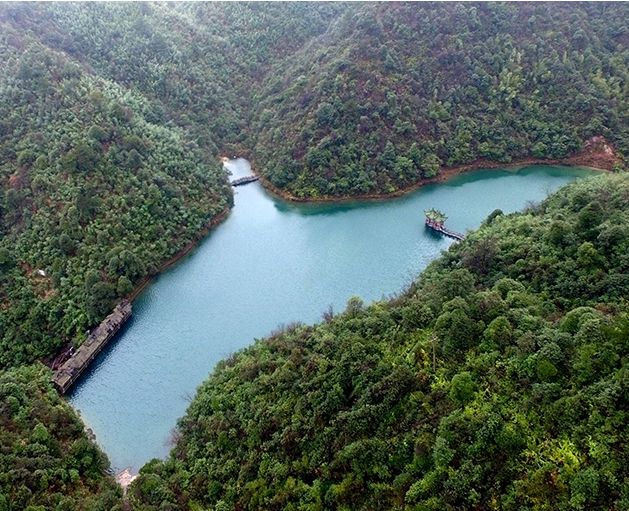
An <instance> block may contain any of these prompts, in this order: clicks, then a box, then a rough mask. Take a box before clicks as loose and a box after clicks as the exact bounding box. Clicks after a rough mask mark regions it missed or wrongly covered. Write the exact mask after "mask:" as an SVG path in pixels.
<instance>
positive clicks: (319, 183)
mask: <svg viewBox="0 0 629 511" xmlns="http://www.w3.org/2000/svg"><path fill="white" fill-rule="evenodd" d="M626 14H627V8H626V7H625V6H624V5H622V4H605V5H584V4H575V5H570V6H568V5H559V4H536V5H533V4H524V5H518V6H516V5H508V4H483V5H467V4H466V5H461V4H459V5H457V4H435V5H430V4H429V5H418V4H396V5H390V4H364V5H355V6H353V7H352V8H350V7H349V6H348V5H347V4H323V5H320V6H319V5H316V4H308V3H304V4H247V3H238V4H172V5H170V4H134V5H130V4H106V3H97V4H91V5H89V6H88V5H84V4H54V3H53V4H43V3H41V4H7V5H5V6H3V7H2V10H1V11H0V23H2V28H3V35H2V39H1V44H2V47H1V48H2V49H1V51H2V59H3V60H2V63H1V64H0V69H1V71H2V78H1V80H2V83H1V84H0V86H1V88H0V108H1V110H0V114H1V116H2V121H1V123H0V149H1V151H2V161H1V162H0V172H1V182H2V187H3V195H4V196H3V198H2V199H3V200H2V204H1V207H2V211H3V215H2V222H1V223H2V225H1V226H0V228H1V229H2V232H3V233H4V238H3V241H2V243H1V244H2V251H1V252H0V264H1V265H2V276H1V278H2V279H3V280H4V281H5V282H7V285H6V286H3V289H2V296H1V297H0V298H1V300H2V302H3V303H4V304H5V306H4V307H3V308H2V310H1V311H0V326H2V329H1V330H2V332H3V335H2V344H3V346H6V349H4V350H3V353H2V355H1V356H0V366H8V365H12V364H15V363H23V362H29V361H32V360H33V359H35V358H38V357H41V356H44V355H49V354H50V353H51V352H53V351H54V349H56V348H58V347H59V346H60V345H62V344H63V343H64V342H66V341H68V340H75V341H80V340H81V338H82V337H83V335H84V331H85V329H86V328H87V327H89V326H90V325H93V324H94V323H95V322H97V321H98V320H99V319H101V318H102V317H103V315H104V314H105V313H106V312H107V310H108V309H109V308H110V306H111V304H112V301H113V300H114V299H115V298H117V297H120V296H123V295H124V294H126V293H127V292H128V291H129V290H130V289H131V288H132V287H133V286H134V285H135V284H136V283H137V282H138V281H139V280H140V279H141V278H142V277H144V276H146V275H147V274H150V273H152V271H154V270H155V268H157V267H158V266H159V264H160V263H161V262H163V261H164V260H166V259H167V258H168V257H170V256H172V255H173V254H174V253H175V252H176V251H177V250H179V249H181V248H182V247H183V246H185V245H186V244H187V243H188V242H190V241H191V240H192V239H193V238H194V237H195V235H196V234H197V233H198V232H199V231H200V230H201V228H202V227H203V226H205V225H207V224H208V223H209V222H210V221H211V220H212V219H213V218H216V217H217V215H218V214H219V213H221V212H222V211H224V210H225V209H226V208H227V207H229V204H230V201H231V199H230V196H231V194H230V191H229V189H228V188H227V186H226V179H225V176H224V175H223V172H222V170H221V169H220V168H219V165H218V162H217V157H218V155H219V153H221V152H222V151H228V150H229V151H242V152H244V153H246V154H248V155H249V156H250V157H252V159H253V160H254V162H255V164H256V166H257V169H258V170H259V171H260V172H262V173H263V175H264V176H265V177H266V178H267V179H268V182H270V183H271V184H272V185H274V186H275V187H277V188H278V189H281V190H283V191H284V192H286V193H287V194H292V195H295V196H299V197H306V198H308V197H310V198H317V197H321V196H339V195H340V196H347V195H363V194H380V193H390V192H394V191H396V190H399V189H401V188H404V187H407V186H409V185H413V184H415V183H417V182H419V181H421V179H424V178H430V177H432V176H434V175H435V174H437V173H438V172H439V170H440V167H441V166H442V165H446V166H450V165H458V164H466V163H470V162H472V161H475V160H479V159H481V160H492V161H499V162H510V161H512V160H514V159H518V158H524V157H530V156H532V157H536V158H542V159H543V158H553V159H556V158H564V157H567V156H569V155H570V154H573V153H575V152H577V151H579V150H580V149H581V148H582V147H583V144H584V143H585V142H586V141H587V140H589V139H590V138H591V137H605V139H607V140H608V141H609V143H610V144H611V146H613V147H615V150H616V151H617V153H618V154H619V160H618V163H619V165H622V154H624V152H625V151H626V144H627V126H626V106H627V105H626V96H627V95H626V92H627V90H626V87H627V85H626V73H627V70H626V57H627V46H626V42H627V37H628V36H627V33H626V27H625V26H624V19H625V18H626ZM611 161H613V158H612V160H611ZM607 163H609V162H607ZM38 270H42V271H43V272H44V273H45V275H39V274H38V273H41V272H38Z"/></svg>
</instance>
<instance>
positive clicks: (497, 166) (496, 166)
mask: <svg viewBox="0 0 629 511" xmlns="http://www.w3.org/2000/svg"><path fill="white" fill-rule="evenodd" d="M239 158H241V157H240V156H235V157H231V158H230V157H224V156H223V157H221V158H220V160H221V161H222V162H223V163H227V162H230V161H233V160H237V159H239ZM245 159H247V160H248V161H249V162H251V161H252V160H250V159H249V158H248V157H245ZM568 160H570V159H569V158H567V159H564V160H542V159H534V158H533V159H531V158H529V159H522V160H518V161H515V162H512V163H509V164H503V163H499V162H492V161H484V160H483V161H477V162H473V163H469V164H466V165H458V166H455V167H446V168H443V169H441V170H440V171H439V174H438V175H437V176H435V177H432V178H429V179H422V180H421V181H419V182H417V183H413V184H412V185H409V186H408V187H405V188H401V189H399V190H396V191H394V192H391V193H383V194H364V195H351V196H341V197H336V196H326V197H318V198H316V199H315V198H303V197H296V196H294V195H292V194H290V193H288V192H285V191H283V190H280V189H279V188H277V187H275V186H274V185H273V184H271V182H270V181H268V180H267V179H266V178H265V177H264V176H263V175H262V174H260V173H259V172H257V171H256V170H255V169H254V166H253V164H251V172H252V173H253V174H255V175H256V176H258V177H259V178H260V179H259V181H260V184H261V185H262V187H263V189H264V191H265V192H267V193H269V194H270V195H272V196H274V197H276V198H278V199H280V200H283V201H285V202H287V203H299V204H334V203H338V204H347V203H354V202H356V203H359V202H376V201H379V202H383V201H388V200H395V199H398V198H401V197H404V196H406V195H410V194H412V193H413V192H416V191H417V190H419V189H420V188H422V187H423V186H426V185H431V184H438V183H445V182H447V181H449V180H451V179H454V178H455V177H457V176H459V175H460V174H463V173H465V172H475V171H482V170H507V171H509V170H515V171H517V170H520V169H523V168H526V167H528V166H531V165H545V166H548V167H558V166H564V167H568V168H584V169H588V170H593V171H596V172H611V171H610V170H609V169H605V168H600V167H591V166H588V165H583V164H579V163H573V162H572V160H570V162H568ZM234 207H235V205H232V206H228V207H226V208H225V209H224V210H223V211H221V212H220V213H218V214H217V215H216V216H215V217H214V218H213V219H212V220H211V221H210V222H209V223H208V224H207V225H206V226H205V227H203V228H202V229H201V230H200V231H199V232H198V233H197V234H196V235H195V237H194V239H193V240H192V241H190V242H189V243H187V244H186V245H185V246H184V247H183V248H181V249H180V250H179V251H178V252H177V253H175V255H173V256H171V257H170V258H168V259H166V260H165V261H164V262H162V263H160V265H159V266H158V267H157V270H155V271H154V272H152V273H150V274H149V275H146V276H145V277H143V278H142V280H141V281H140V283H139V284H137V285H136V286H135V287H134V288H133V291H131V292H130V293H129V294H128V295H127V296H126V297H125V298H126V299H127V300H129V301H130V302H133V301H134V300H135V299H136V298H137V297H138V296H140V294H142V291H144V289H146V287H147V286H148V285H150V284H151V282H153V280H154V279H156V278H157V277H159V275H160V274H161V273H163V272H164V271H166V270H168V269H169V268H171V267H172V266H174V265H176V264H177V263H179V262H180V261H181V260H182V259H183V258H185V257H186V256H188V255H191V253H192V252H193V251H194V249H195V248H197V246H198V245H199V243H201V242H202V241H203V240H204V239H205V238H206V237H207V236H209V235H210V234H211V232H212V231H213V230H214V229H215V228H216V227H218V226H219V225H221V224H222V223H223V222H224V221H225V220H227V218H228V217H229V214H230V213H231V211H232V209H233V208H234Z"/></svg>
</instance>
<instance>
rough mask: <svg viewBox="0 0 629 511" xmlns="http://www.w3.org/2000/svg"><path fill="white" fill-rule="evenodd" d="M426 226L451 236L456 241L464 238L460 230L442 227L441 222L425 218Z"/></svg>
mask: <svg viewBox="0 0 629 511" xmlns="http://www.w3.org/2000/svg"><path fill="white" fill-rule="evenodd" d="M426 227H428V228H429V229H432V230H433V231H437V232H440V233H441V234H443V235H444V236H448V238H452V239H455V240H458V241H463V240H464V239H465V234H461V233H460V232H456V231H452V230H450V229H448V228H447V227H444V225H443V224H440V223H437V222H433V221H431V220H430V219H428V218H426Z"/></svg>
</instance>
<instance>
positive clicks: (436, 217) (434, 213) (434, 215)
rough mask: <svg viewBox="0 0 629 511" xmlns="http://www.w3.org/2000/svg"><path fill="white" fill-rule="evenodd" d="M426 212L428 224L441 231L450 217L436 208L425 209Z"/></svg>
mask: <svg viewBox="0 0 629 511" xmlns="http://www.w3.org/2000/svg"><path fill="white" fill-rule="evenodd" d="M424 214H425V215H426V225H427V226H428V227H432V228H433V229H437V230H439V231H440V230H442V229H443V228H444V224H445V223H446V220H447V219H448V217H447V216H446V215H445V213H443V212H442V211H439V210H438V209H435V208H431V209H427V210H425V211H424Z"/></svg>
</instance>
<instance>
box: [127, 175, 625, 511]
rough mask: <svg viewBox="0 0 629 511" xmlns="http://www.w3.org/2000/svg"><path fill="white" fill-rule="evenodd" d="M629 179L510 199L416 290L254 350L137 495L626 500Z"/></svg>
mask: <svg viewBox="0 0 629 511" xmlns="http://www.w3.org/2000/svg"><path fill="white" fill-rule="evenodd" d="M627 204H629V178H628V177H627V176H603V177H598V178H593V179H590V180H587V181H584V182H581V183H578V184H574V185H570V187H569V188H566V189H563V190H562V191H560V192H559V193H557V194H555V195H554V196H552V197H550V198H549V199H548V200H546V201H545V202H544V203H543V204H542V205H541V206H539V207H537V208H534V209H532V210H529V211H527V212H525V213H522V214H513V215H508V216H505V215H501V214H500V213H499V212H497V213H495V214H492V215H491V216H490V218H489V219H488V220H487V221H486V222H485V224H484V225H483V226H482V227H481V228H480V229H479V230H478V231H477V232H475V233H473V234H472V235H470V236H469V237H468V239H467V240H466V241H465V242H463V243H460V244H458V245H455V246H453V247H452V248H451V249H450V251H449V252H447V253H446V254H444V256H443V257H441V258H440V259H439V260H437V261H436V262H435V263H433V264H432V265H431V266H430V267H429V268H428V270H427V271H426V272H425V273H424V274H423V275H422V276H421V278H420V279H419V281H418V283H417V284H416V285H415V286H413V288H412V289H410V290H409V291H408V292H407V293H405V294H404V295H403V296H401V297H400V298H398V299H396V300H394V301H392V302H387V303H376V304H374V305H372V306H370V307H368V308H365V307H364V306H363V305H362V303H361V302H360V300H359V299H352V300H350V302H349V304H348V308H347V310H346V311H345V313H343V314H341V315H339V316H337V317H334V318H328V320H327V321H326V322H325V323H322V324H320V325H316V326H313V327H309V326H295V327H293V328H290V329H288V330H285V331H283V332H280V333H277V334H275V335H274V336H272V337H271V338H269V339H266V340H263V341H260V342H257V343H256V344H255V345H253V346H252V347H250V348H248V349H245V350H243V351H242V352H240V353H237V354H236V355H234V356H233V357H231V358H230V359H229V360H226V361H225V362H223V363H222V364H220V365H219V367H218V368H217V369H216V371H215V372H214V374H213V375H212V376H211V377H210V378H209V379H208V380H207V381H206V382H205V383H204V384H203V385H202V386H201V387H200V389H199V391H198V394H197V396H196V397H195V399H194V401H193V402H192V404H191V405H190V408H189V409H188V411H187V413H186V416H185V417H184V418H183V419H181V421H180V423H179V434H180V437H179V440H178V442H177V444H176V446H175V448H174V449H173V451H172V454H171V457H170V458H169V459H168V460H167V461H166V462H162V461H157V460H155V461H153V462H151V463H149V464H148V465H146V466H145V467H144V468H143V469H142V470H141V475H140V478H139V479H138V480H137V481H136V482H135V483H134V485H133V487H132V489H131V495H132V502H133V503H134V506H135V508H136V509H141V510H153V509H159V508H160V506H162V507H163V506H166V507H167V508H169V509H197V508H202V509H206V508H210V509H221V510H222V509H267V510H272V509H278V510H279V509H312V510H314V509H369V510H379V509H381V510H390V509H399V510H402V509H409V510H410V509H435V510H437V509H504V510H510V509H513V510H515V509H537V510H546V509H548V510H550V509H589V510H614V509H624V507H625V506H626V502H627V499H628V498H629V487H628V486H627V477H628V475H629V474H628V473H627V466H629V465H628V463H627V462H628V461H629V458H628V456H629V452H628V451H627V445H628V444H627V440H629V439H628V438H627V431H626V427H625V425H626V423H627V420H628V417H627V404H628V403H627V395H629V394H628V390H629V389H628V388H627V379H626V371H627V355H628V347H629V346H628V345H627V341H628V339H629V309H628V308H627V302H626V297H627V296H629V277H628V275H629V258H628V256H627V254H629V211H628V210H627Z"/></svg>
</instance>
